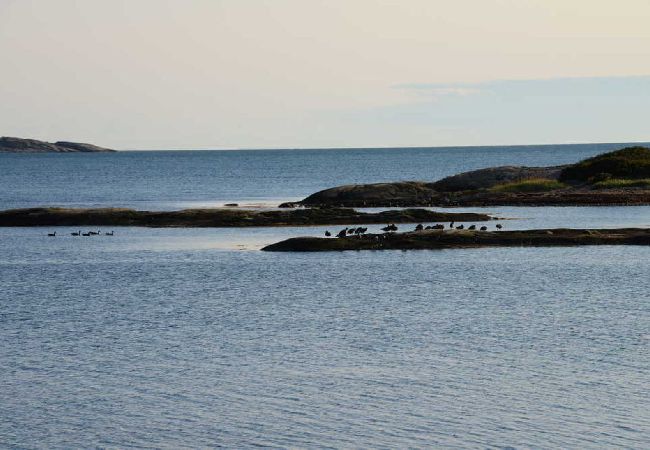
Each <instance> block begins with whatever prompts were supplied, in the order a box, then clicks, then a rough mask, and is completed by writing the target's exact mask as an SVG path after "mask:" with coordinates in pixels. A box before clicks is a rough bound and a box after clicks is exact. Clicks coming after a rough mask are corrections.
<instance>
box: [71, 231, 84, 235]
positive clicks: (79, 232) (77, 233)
mask: <svg viewBox="0 0 650 450" xmlns="http://www.w3.org/2000/svg"><path fill="white" fill-rule="evenodd" d="M70 235H71V236H81V231H77V232H76V233H74V232H72V233H70Z"/></svg>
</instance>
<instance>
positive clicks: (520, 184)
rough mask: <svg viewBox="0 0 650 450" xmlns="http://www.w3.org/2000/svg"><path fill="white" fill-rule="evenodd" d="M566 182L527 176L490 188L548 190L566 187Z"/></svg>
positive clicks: (527, 190) (502, 189) (497, 189)
mask: <svg viewBox="0 0 650 450" xmlns="http://www.w3.org/2000/svg"><path fill="white" fill-rule="evenodd" d="M565 187H567V185H566V184H564V183H561V182H559V181H557V180H550V179H548V178H527V179H525V180H518V181H511V182H510V183H504V184H497V185H496V186H492V187H491V188H490V190H491V191H493V192H546V191H555V190H557V189H564V188H565Z"/></svg>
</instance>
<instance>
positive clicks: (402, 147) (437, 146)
mask: <svg viewBox="0 0 650 450" xmlns="http://www.w3.org/2000/svg"><path fill="white" fill-rule="evenodd" d="M617 144H620V145H629V144H650V139H649V140H647V141H644V140H640V141H639V140H635V141H620V142H563V143H551V144H486V145H433V146H429V145H406V146H385V147H384V146H380V147H366V146H364V147H253V148H249V147H239V148H140V149H138V148H129V149H114V150H116V151H119V152H183V151H188V152H211V151H212V152H215V151H216V152H237V151H261V152H263V151H282V150H290V151H310V150H325V151H327V150H404V149H449V148H496V147H553V146H569V145H617Z"/></svg>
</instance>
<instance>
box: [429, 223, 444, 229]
mask: <svg viewBox="0 0 650 450" xmlns="http://www.w3.org/2000/svg"><path fill="white" fill-rule="evenodd" d="M431 228H433V229H434V230H444V229H445V226H444V225H442V224H440V223H437V224H435V225H434V226H432V227H431Z"/></svg>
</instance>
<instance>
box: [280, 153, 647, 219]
mask: <svg viewBox="0 0 650 450" xmlns="http://www.w3.org/2000/svg"><path fill="white" fill-rule="evenodd" d="M581 205H593V206H599V205H650V148H647V147H626V148H623V149H621V150H617V151H614V152H610V153H604V154H602V155H598V156H595V157H593V158H589V159H586V160H583V161H580V162H578V163H576V164H570V165H564V166H553V167H519V166H503V167H491V168H486V169H479V170H474V171H470V172H464V173H461V174H458V175H453V176H450V177H447V178H443V179H442V180H439V181H436V182H425V181H399V182H394V183H374V184H355V185H346V186H338V187H334V188H330V189H325V190H323V191H319V192H316V193H314V194H312V195H310V196H309V197H307V198H305V199H303V200H301V201H299V202H289V203H283V204H282V205H280V206H281V207H285V208H291V207H296V206H308V207H321V208H323V207H332V206H336V207H357V208H359V207H421V206H447V207H448V206H581Z"/></svg>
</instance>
